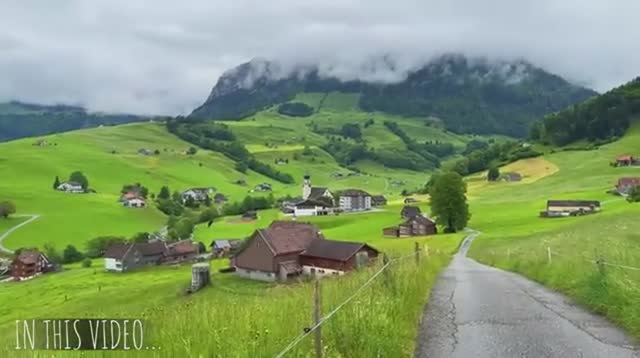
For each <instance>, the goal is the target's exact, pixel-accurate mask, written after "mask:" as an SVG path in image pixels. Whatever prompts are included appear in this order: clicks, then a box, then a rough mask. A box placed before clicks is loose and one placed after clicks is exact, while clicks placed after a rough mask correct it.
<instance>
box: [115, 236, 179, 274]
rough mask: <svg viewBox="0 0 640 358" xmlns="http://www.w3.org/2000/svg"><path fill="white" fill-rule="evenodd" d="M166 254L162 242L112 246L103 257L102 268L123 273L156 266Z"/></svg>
mask: <svg viewBox="0 0 640 358" xmlns="http://www.w3.org/2000/svg"><path fill="white" fill-rule="evenodd" d="M166 252H167V247H166V244H165V243H164V242H162V241H152V242H145V243H124V244H123V243H118V244H113V245H111V246H109V248H108V249H107V252H106V253H105V255H104V268H105V269H106V270H107V271H117V272H124V271H128V270H132V269H135V268H137V267H142V266H147V265H157V264H159V263H161V262H162V261H163V260H164V259H165V256H166Z"/></svg>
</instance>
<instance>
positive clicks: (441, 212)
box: [429, 172, 471, 232]
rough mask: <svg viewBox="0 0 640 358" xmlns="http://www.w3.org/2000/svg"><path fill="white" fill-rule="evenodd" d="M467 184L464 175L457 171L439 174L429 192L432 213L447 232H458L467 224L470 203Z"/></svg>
mask: <svg viewBox="0 0 640 358" xmlns="http://www.w3.org/2000/svg"><path fill="white" fill-rule="evenodd" d="M466 191H467V188H466V185H465V183H464V181H462V176H460V174H458V173H455V172H447V173H443V174H437V175H436V177H435V178H434V182H433V186H432V187H431V190H430V192H429V194H430V195H431V214H432V215H433V216H434V217H435V218H436V222H437V223H438V224H439V225H442V226H444V227H445V232H456V231H458V230H462V229H464V228H465V226H466V225H467V222H468V221H469V218H470V217H471V215H470V213H469V205H468V204H467V196H466Z"/></svg>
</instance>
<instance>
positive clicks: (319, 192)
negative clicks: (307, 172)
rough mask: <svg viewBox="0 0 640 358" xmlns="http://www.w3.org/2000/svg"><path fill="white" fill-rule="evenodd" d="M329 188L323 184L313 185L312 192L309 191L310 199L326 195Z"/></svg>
mask: <svg viewBox="0 0 640 358" xmlns="http://www.w3.org/2000/svg"><path fill="white" fill-rule="evenodd" d="M328 190H329V189H327V188H325V187H321V186H314V187H311V192H310V193H309V199H317V198H319V197H322V196H324V193H326V192H327V191H328Z"/></svg>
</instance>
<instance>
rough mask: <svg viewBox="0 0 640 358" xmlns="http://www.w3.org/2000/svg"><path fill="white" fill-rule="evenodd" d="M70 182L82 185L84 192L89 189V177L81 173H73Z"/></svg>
mask: <svg viewBox="0 0 640 358" xmlns="http://www.w3.org/2000/svg"><path fill="white" fill-rule="evenodd" d="M69 181H73V182H76V183H78V184H80V186H82V189H84V190H87V188H88V187H89V179H87V177H86V176H85V175H84V174H83V173H82V172H81V171H75V172H73V173H71V175H70V176H69Z"/></svg>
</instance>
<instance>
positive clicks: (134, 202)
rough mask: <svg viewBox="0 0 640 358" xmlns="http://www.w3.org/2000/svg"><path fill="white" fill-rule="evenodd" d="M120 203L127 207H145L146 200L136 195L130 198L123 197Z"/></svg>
mask: <svg viewBox="0 0 640 358" xmlns="http://www.w3.org/2000/svg"><path fill="white" fill-rule="evenodd" d="M122 205H123V206H124V207H127V208H145V207H147V202H146V201H145V200H144V198H142V197H138V196H136V197H133V198H130V199H124V200H123V201H122Z"/></svg>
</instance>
